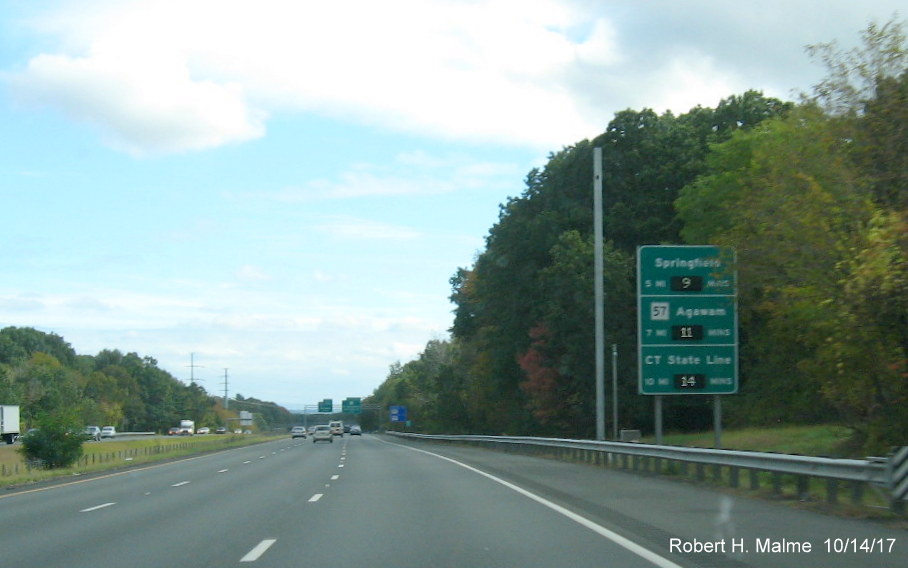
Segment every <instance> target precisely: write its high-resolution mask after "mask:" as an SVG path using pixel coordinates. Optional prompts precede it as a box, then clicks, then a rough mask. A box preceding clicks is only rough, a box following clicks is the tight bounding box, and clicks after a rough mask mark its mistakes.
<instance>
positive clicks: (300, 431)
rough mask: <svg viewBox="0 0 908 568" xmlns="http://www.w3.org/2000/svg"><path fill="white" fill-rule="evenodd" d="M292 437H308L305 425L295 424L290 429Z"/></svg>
mask: <svg viewBox="0 0 908 568" xmlns="http://www.w3.org/2000/svg"><path fill="white" fill-rule="evenodd" d="M290 437H291V438H305V437H306V428H304V427H303V426H294V427H293V428H291V429H290Z"/></svg>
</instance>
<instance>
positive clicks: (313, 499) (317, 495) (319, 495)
mask: <svg viewBox="0 0 908 568" xmlns="http://www.w3.org/2000/svg"><path fill="white" fill-rule="evenodd" d="M324 496H325V494H324V493H316V494H315V495H313V496H312V497H309V502H310V503H315V502H316V501H318V500H319V499H321V498H322V497H324Z"/></svg>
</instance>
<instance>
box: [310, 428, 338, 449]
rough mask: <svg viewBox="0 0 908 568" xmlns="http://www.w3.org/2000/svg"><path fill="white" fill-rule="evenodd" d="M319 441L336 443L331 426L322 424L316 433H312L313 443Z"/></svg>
mask: <svg viewBox="0 0 908 568" xmlns="http://www.w3.org/2000/svg"><path fill="white" fill-rule="evenodd" d="M319 441H322V442H331V443H332V444H333V443H334V434H332V433H331V427H330V426H325V425H324V424H322V425H321V426H316V427H315V432H313V433H312V443H313V444H314V443H316V442H319Z"/></svg>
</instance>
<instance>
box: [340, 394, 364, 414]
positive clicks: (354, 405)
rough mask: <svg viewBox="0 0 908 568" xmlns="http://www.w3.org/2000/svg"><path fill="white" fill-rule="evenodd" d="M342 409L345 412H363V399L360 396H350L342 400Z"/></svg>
mask: <svg viewBox="0 0 908 568" xmlns="http://www.w3.org/2000/svg"><path fill="white" fill-rule="evenodd" d="M341 411H342V412H344V413H345V414H362V412H363V401H362V399H361V398H359V397H349V398H345V399H344V400H343V401H341Z"/></svg>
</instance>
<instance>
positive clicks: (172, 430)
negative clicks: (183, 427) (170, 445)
mask: <svg viewBox="0 0 908 568" xmlns="http://www.w3.org/2000/svg"><path fill="white" fill-rule="evenodd" d="M167 435H168V436H179V435H180V427H179V426H171V427H170V429H168V430H167Z"/></svg>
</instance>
